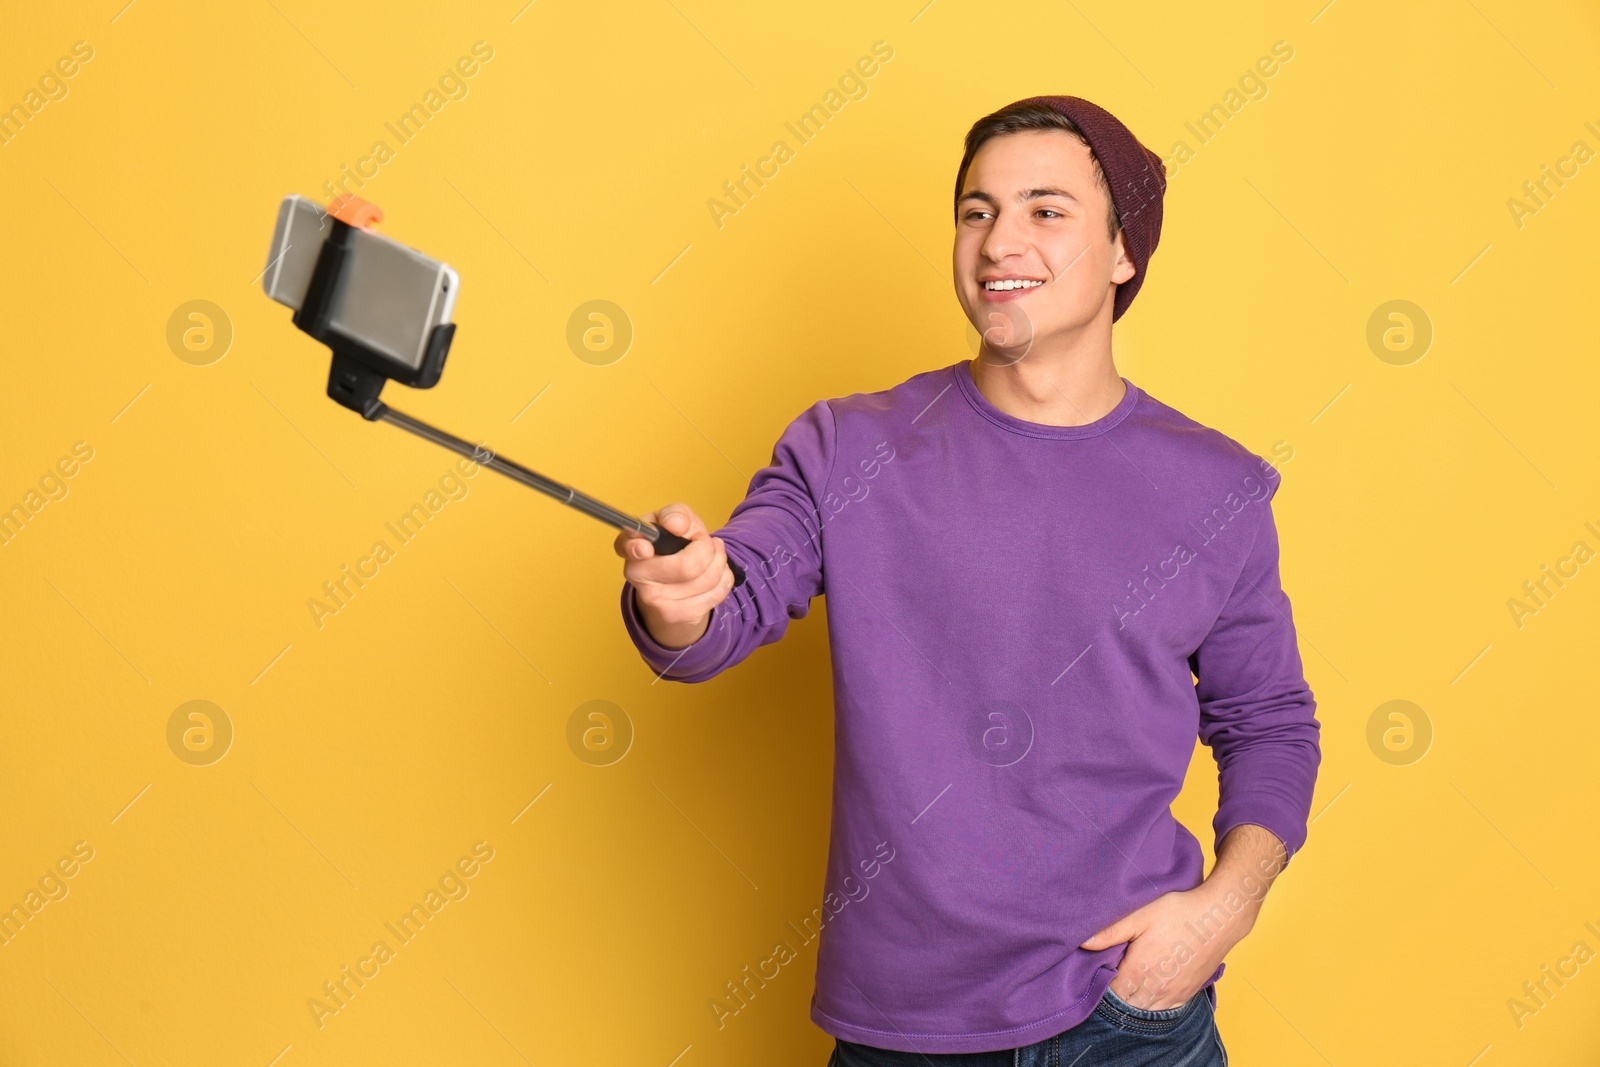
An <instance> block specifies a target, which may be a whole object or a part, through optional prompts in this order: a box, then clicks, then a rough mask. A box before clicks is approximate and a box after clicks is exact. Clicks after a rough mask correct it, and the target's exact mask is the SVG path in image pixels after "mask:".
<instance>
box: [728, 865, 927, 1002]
mask: <svg viewBox="0 0 1600 1067" xmlns="http://www.w3.org/2000/svg"><path fill="white" fill-rule="evenodd" d="M895 855H896V853H895V850H894V846H893V845H891V844H889V842H887V841H880V842H878V844H877V846H876V847H875V848H874V849H873V854H872V857H871V858H869V859H864V860H861V861H860V862H859V863H858V864H857V866H858V867H859V868H860V869H861V877H860V878H856V877H855V875H853V874H847V875H845V876H844V878H843V879H841V881H840V887H841V888H842V889H843V890H844V896H840V895H839V894H838V893H835V892H834V891H832V890H828V891H827V892H826V893H824V894H823V896H822V906H821V907H819V908H812V909H811V914H810V915H808V916H806V917H805V918H804V919H801V920H800V926H796V925H795V924H794V923H792V922H791V923H789V929H791V930H793V931H794V932H795V933H796V934H799V935H800V944H801V946H802V947H804V946H806V945H809V944H811V943H812V942H813V941H815V940H816V939H817V938H818V937H821V936H822V931H823V930H824V929H826V928H827V925H828V923H829V922H831V921H832V920H833V919H834V918H835V917H837V916H838V914H839V913H840V912H841V911H843V910H844V909H845V907H846V906H847V905H849V904H850V903H851V902H856V903H860V902H861V901H863V900H866V899H867V894H868V893H870V892H872V887H871V886H870V885H868V884H867V882H868V881H869V880H871V879H873V878H876V877H877V876H878V875H879V874H881V873H882V872H883V868H884V867H885V866H887V865H888V864H890V863H891V862H893V861H894V857H895ZM799 955H800V954H799V953H798V952H797V951H795V949H794V946H792V945H791V944H789V942H788V941H779V942H777V943H776V944H774V945H773V946H772V952H771V954H769V955H768V956H767V958H766V959H764V960H762V961H761V962H760V963H758V964H756V965H755V972H754V973H751V970H750V965H749V964H748V963H747V964H745V966H744V969H743V970H742V971H741V972H740V973H741V974H742V975H743V977H742V978H739V979H736V980H735V981H729V982H725V983H724V990H725V992H724V994H722V995H719V996H715V997H711V998H710V999H708V1000H707V1001H706V1006H707V1007H708V1008H710V1009H711V1017H712V1018H713V1019H715V1020H716V1023H717V1029H718V1030H721V1029H723V1028H725V1027H726V1026H727V1025H728V1020H729V1019H731V1018H733V1017H734V1016H735V1015H738V1014H739V1013H740V1012H742V1011H744V1009H746V1008H748V1007H749V1006H750V1001H752V1000H754V999H755V996H756V994H757V993H758V992H759V991H761V990H762V989H765V988H766V987H767V983H768V982H770V981H772V980H773V979H775V978H777V977H778V975H779V974H781V973H782V972H783V967H784V966H785V965H786V964H789V963H791V962H793V961H794V960H796V959H798V958H799ZM769 966H770V967H771V973H770V974H769V973H768V971H767V969H768V967H769ZM752 983H754V987H753V988H752ZM724 996H725V997H726V999H727V1001H730V1002H732V1003H733V1004H737V1005H738V1007H730V1006H729V1004H728V1003H726V1002H724V999H723V997H724Z"/></svg>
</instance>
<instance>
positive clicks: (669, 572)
mask: <svg viewBox="0 0 1600 1067" xmlns="http://www.w3.org/2000/svg"><path fill="white" fill-rule="evenodd" d="M726 559H727V557H726V555H725V554H723V553H722V551H721V549H720V547H719V546H718V545H717V543H716V542H714V541H711V540H707V539H701V540H698V541H691V542H689V547H688V548H685V549H684V550H683V551H681V552H677V553H674V554H673V555H670V556H657V557H653V558H648V559H642V560H636V561H631V562H629V563H626V564H624V565H623V568H622V569H623V574H624V575H625V576H626V577H627V578H628V580H629V581H631V582H633V583H634V584H635V585H638V586H639V587H641V588H642V589H645V590H646V595H647V596H649V597H650V598H651V600H652V601H654V602H655V603H658V604H659V603H665V602H666V601H679V600H685V599H689V598H691V597H695V596H698V595H700V594H701V593H704V592H706V591H708V590H709V589H711V588H712V587H713V586H715V585H716V578H717V573H716V572H717V568H718V567H719V566H723V565H725V562H724V563H719V560H721V561H726Z"/></svg>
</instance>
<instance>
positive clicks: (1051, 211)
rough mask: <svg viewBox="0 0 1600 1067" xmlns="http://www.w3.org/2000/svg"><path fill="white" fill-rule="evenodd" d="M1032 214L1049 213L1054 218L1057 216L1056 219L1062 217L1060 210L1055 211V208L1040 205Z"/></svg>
mask: <svg viewBox="0 0 1600 1067" xmlns="http://www.w3.org/2000/svg"><path fill="white" fill-rule="evenodd" d="M1034 214H1036V215H1039V214H1047V215H1050V216H1052V217H1054V218H1058V219H1059V218H1062V217H1063V216H1062V214H1061V212H1059V211H1057V210H1056V209H1055V208H1049V207H1042V208H1040V209H1039V210H1038V211H1036V212H1034Z"/></svg>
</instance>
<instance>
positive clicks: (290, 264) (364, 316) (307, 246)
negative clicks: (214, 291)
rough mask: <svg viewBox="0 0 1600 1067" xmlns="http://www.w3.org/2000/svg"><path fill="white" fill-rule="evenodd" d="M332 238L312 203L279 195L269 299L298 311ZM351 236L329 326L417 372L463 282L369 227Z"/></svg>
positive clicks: (264, 279)
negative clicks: (431, 340)
mask: <svg viewBox="0 0 1600 1067" xmlns="http://www.w3.org/2000/svg"><path fill="white" fill-rule="evenodd" d="M332 232H333V220H332V219H330V218H328V216H327V214H326V213H325V212H324V211H323V210H322V208H321V207H319V206H318V205H317V204H316V203H314V202H313V201H310V200H307V199H306V198H305V197H303V196H297V195H294V194H291V195H289V196H286V197H284V198H283V203H281V204H279V205H278V224H277V226H276V227H275V228H274V229H273V232H272V247H271V248H269V249H268V250H267V269H266V271H265V272H264V273H263V274H262V276H261V285H262V288H264V289H265V290H266V292H267V295H268V296H270V297H271V298H272V299H274V300H276V301H277V302H278V303H280V304H283V305H285V306H287V307H291V308H294V309H295V310H296V311H299V310H300V305H301V302H302V301H303V300H304V298H305V295H306V289H307V288H308V287H309V286H310V285H311V272H312V271H313V270H314V269H315V268H316V265H317V256H318V255H319V254H320V253H321V251H322V245H323V242H324V241H326V240H327V239H328V235H329V234H330V233H332ZM351 236H352V241H351V246H350V252H349V258H348V260H347V262H346V265H345V269H344V270H343V272H342V273H341V275H340V278H339V283H338V286H337V287H336V288H335V290H334V292H333V298H332V302H331V305H330V318H329V325H331V326H332V327H333V328H334V329H336V330H337V331H338V332H339V333H342V334H344V335H345V336H346V337H349V338H350V339H352V340H355V341H359V342H361V343H362V344H364V345H366V346H368V347H369V348H371V349H373V350H374V351H375V352H377V353H379V354H380V355H382V356H383V357H385V358H387V359H391V360H393V361H394V362H395V364H396V365H397V367H398V368H400V369H401V372H402V375H403V374H405V373H407V372H409V373H416V372H418V371H419V370H420V369H421V367H422V361H423V356H424V355H425V354H426V351H427V347H428V339H429V336H430V335H431V334H432V333H433V328H434V327H435V326H439V325H443V324H444V323H447V322H449V321H450V315H451V313H452V312H453V311H454V310H455V306H456V294H457V293H458V292H459V291H460V289H461V278H460V276H458V275H457V274H456V272H455V269H454V268H452V267H451V266H450V265H449V264H446V263H440V262H439V261H438V260H436V259H433V258H431V257H429V256H425V255H423V254H422V253H421V252H418V251H417V250H416V249H414V248H408V247H407V246H405V245H403V244H401V243H400V242H399V241H396V240H393V239H391V238H389V237H385V236H384V235H383V234H381V233H377V232H375V231H373V230H371V229H366V228H362V227H355V228H354V232H353V234H352V235H351Z"/></svg>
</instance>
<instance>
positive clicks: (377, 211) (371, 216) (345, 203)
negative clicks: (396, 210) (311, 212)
mask: <svg viewBox="0 0 1600 1067" xmlns="http://www.w3.org/2000/svg"><path fill="white" fill-rule="evenodd" d="M328 214H329V215H332V216H333V217H334V218H336V219H338V220H339V221H340V222H343V223H347V224H349V225H351V226H359V227H361V228H362V229H367V228H369V227H371V226H372V224H373V223H375V222H382V221H383V209H382V208H380V207H379V206H378V205H377V204H374V203H371V202H370V201H367V200H363V199H361V198H360V197H359V196H351V195H350V194H349V193H340V194H339V195H338V196H336V197H334V198H333V199H332V200H330V201H329V202H328Z"/></svg>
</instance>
